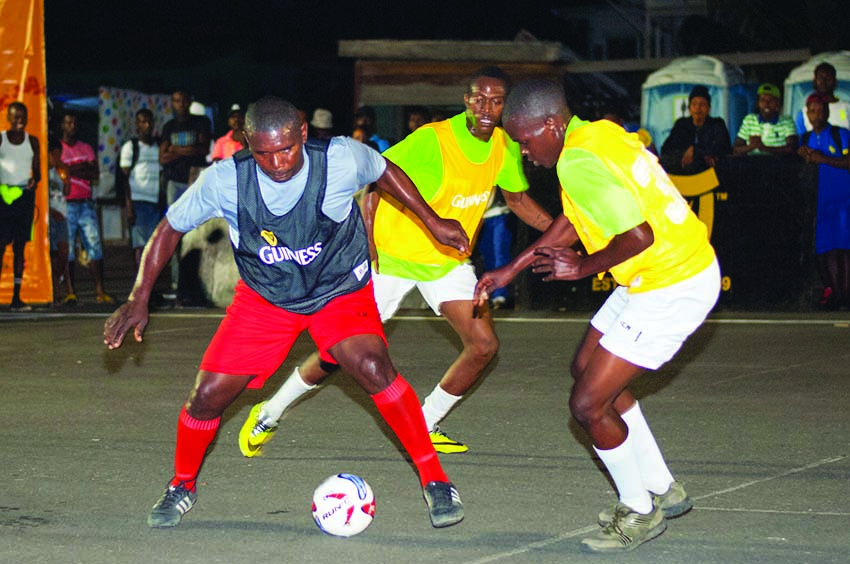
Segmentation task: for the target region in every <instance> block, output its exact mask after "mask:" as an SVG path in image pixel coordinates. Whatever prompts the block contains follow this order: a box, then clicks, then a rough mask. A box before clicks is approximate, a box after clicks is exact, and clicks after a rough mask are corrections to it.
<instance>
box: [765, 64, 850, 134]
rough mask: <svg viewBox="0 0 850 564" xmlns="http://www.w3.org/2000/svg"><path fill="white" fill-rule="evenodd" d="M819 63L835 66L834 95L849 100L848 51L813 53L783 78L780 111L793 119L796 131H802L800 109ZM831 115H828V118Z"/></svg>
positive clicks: (849, 73)
mask: <svg viewBox="0 0 850 564" xmlns="http://www.w3.org/2000/svg"><path fill="white" fill-rule="evenodd" d="M821 63H829V64H831V65H832V66H834V67H835V76H836V78H837V79H838V86H836V88H835V95H836V96H837V97H838V99H839V100H840V101H843V102H850V51H832V52H828V53H820V54H818V55H815V56H814V57H812V58H811V59H809V60H808V61H806V62H805V63H803V64H802V65H800V66H799V67H796V68H794V69H792V70H791V72H790V73H789V74H788V78H786V79H785V95H784V101H783V103H782V111H783V113H785V114H786V115H789V116H791V117H792V118H793V119H794V123H795V124H797V131H798V132H799V133H801V134H802V133H803V131H804V129H803V127H802V126H801V123H802V113H801V112H802V111H804V110H805V107H806V98H808V97H809V94H811V93H812V92H814V89H813V88H812V79H813V78H814V76H815V67H817V66H818V65H819V64H821ZM832 119H833V116H830V120H832Z"/></svg>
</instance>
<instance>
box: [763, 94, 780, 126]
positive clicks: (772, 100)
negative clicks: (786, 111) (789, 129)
mask: <svg viewBox="0 0 850 564" xmlns="http://www.w3.org/2000/svg"><path fill="white" fill-rule="evenodd" d="M758 107H759V115H760V116H761V119H763V120H764V121H773V120H774V119H776V116H778V115H779V98H777V97H776V96H771V95H770V94H762V95H761V96H759V101H758Z"/></svg>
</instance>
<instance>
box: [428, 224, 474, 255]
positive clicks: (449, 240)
mask: <svg viewBox="0 0 850 564" xmlns="http://www.w3.org/2000/svg"><path fill="white" fill-rule="evenodd" d="M430 231H431V233H432V234H433V235H434V238H435V239H437V241H439V242H440V243H442V244H444V245H448V246H449V247H452V248H454V249H457V250H458V252H460V254H462V255H464V256H468V255H469V253H470V250H469V237H468V236H467V235H466V231H464V230H463V227H462V226H461V224H460V223H459V222H458V221H457V220H455V219H444V218H441V219H440V221H438V222H437V223H436V224H435V225H434V226H433V227H431V229H430Z"/></svg>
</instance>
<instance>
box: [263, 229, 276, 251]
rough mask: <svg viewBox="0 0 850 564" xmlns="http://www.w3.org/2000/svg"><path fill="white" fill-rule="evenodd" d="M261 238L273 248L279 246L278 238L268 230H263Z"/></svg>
mask: <svg viewBox="0 0 850 564" xmlns="http://www.w3.org/2000/svg"><path fill="white" fill-rule="evenodd" d="M260 237H262V238H263V239H265V240H266V243H268V244H269V245H271V246H272V247H276V246H277V236H276V235H275V234H274V233H272V232H271V231H269V230H267V229H263V230H262V231H260Z"/></svg>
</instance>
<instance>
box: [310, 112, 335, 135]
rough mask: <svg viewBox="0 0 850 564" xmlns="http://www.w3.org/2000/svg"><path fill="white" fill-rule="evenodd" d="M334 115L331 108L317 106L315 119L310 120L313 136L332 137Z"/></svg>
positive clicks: (314, 113) (314, 114)
mask: <svg viewBox="0 0 850 564" xmlns="http://www.w3.org/2000/svg"><path fill="white" fill-rule="evenodd" d="M333 128H334V116H333V114H332V113H331V111H330V110H326V109H325V108H316V109H315V110H314V111H313V119H311V120H310V130H311V132H312V134H311V137H314V138H316V139H330V138H331V137H333Z"/></svg>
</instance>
